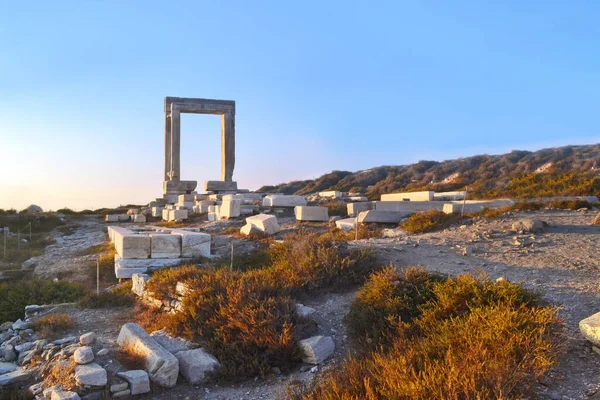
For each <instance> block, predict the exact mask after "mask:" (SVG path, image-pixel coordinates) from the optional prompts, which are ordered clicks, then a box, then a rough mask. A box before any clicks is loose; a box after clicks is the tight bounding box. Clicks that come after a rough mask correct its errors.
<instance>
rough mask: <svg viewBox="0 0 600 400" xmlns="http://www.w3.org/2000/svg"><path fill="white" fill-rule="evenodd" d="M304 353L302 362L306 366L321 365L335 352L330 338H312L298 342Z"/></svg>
mask: <svg viewBox="0 0 600 400" xmlns="http://www.w3.org/2000/svg"><path fill="white" fill-rule="evenodd" d="M298 344H299V345H300V348H301V349H302V351H303V352H304V357H302V361H304V362H305V363H308V364H321V363H322V362H323V361H325V360H326V359H327V358H329V357H330V356H331V355H332V354H333V351H334V350H335V343H334V342H333V339H332V338H331V337H330V336H313V337H311V338H308V339H304V340H301V341H300V342H298Z"/></svg>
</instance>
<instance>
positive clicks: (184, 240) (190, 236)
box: [171, 229, 211, 258]
mask: <svg viewBox="0 0 600 400" xmlns="http://www.w3.org/2000/svg"><path fill="white" fill-rule="evenodd" d="M171 234H172V235H179V236H180V237H181V257H190V258H197V257H210V242H211V236H210V235H209V234H208V233H203V232H191V231H184V230H179V229H178V230H173V231H171Z"/></svg>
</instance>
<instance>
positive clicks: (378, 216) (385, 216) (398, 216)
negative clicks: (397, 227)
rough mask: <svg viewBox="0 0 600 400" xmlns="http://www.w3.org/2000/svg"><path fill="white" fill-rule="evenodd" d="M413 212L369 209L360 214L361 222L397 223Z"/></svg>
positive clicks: (359, 220) (359, 219)
mask: <svg viewBox="0 0 600 400" xmlns="http://www.w3.org/2000/svg"><path fill="white" fill-rule="evenodd" d="M411 214H413V213H412V212H410V211H379V210H369V211H363V212H361V213H360V214H358V222H359V223H380V224H397V223H399V222H400V221H402V220H403V219H404V218H406V217H408V216H409V215H411Z"/></svg>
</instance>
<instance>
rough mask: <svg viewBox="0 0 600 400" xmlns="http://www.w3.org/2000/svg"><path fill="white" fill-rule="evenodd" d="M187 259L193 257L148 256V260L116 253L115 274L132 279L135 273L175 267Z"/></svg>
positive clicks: (189, 259)
mask: <svg viewBox="0 0 600 400" xmlns="http://www.w3.org/2000/svg"><path fill="white" fill-rule="evenodd" d="M186 261H191V258H148V259H146V260H133V259H127V260H126V259H122V258H120V257H119V256H118V255H116V256H115V276H116V277H117V278H124V279H130V278H131V277H132V276H133V274H144V273H146V272H147V271H155V270H159V269H163V268H167V267H173V266H175V265H179V264H181V263H182V262H186Z"/></svg>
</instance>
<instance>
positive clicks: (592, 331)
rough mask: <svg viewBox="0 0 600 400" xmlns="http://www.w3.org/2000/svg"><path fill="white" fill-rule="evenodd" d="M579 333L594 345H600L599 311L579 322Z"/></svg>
mask: <svg viewBox="0 0 600 400" xmlns="http://www.w3.org/2000/svg"><path fill="white" fill-rule="evenodd" d="M579 330H580V331H581V334H582V335H583V336H584V337H585V338H586V339H587V340H588V341H590V342H591V343H592V344H593V345H595V346H600V312H598V313H596V314H594V315H592V316H590V317H587V318H586V319H583V320H581V321H580V322H579Z"/></svg>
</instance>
